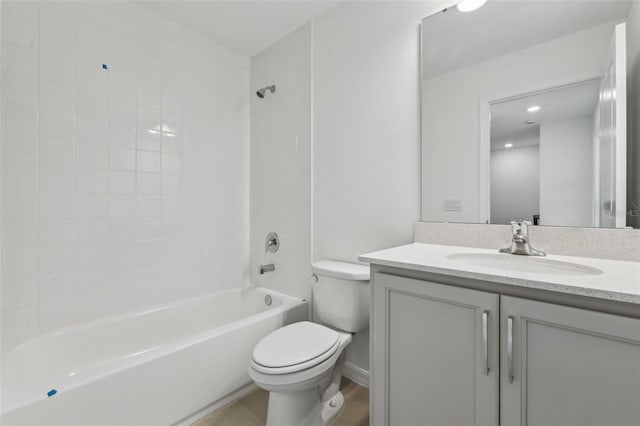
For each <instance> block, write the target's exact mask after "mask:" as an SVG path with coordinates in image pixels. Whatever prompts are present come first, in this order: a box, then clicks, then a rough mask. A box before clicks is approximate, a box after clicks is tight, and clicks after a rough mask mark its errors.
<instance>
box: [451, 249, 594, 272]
mask: <svg viewBox="0 0 640 426" xmlns="http://www.w3.org/2000/svg"><path fill="white" fill-rule="evenodd" d="M446 257H447V259H449V260H453V261H455V262H460V263H465V264H467V265H474V266H485V267H488V268H494V269H502V270H504V271H511V272H525V273H536V274H553V275H598V274H601V273H602V271H601V270H600V269H598V268H593V267H591V266H586V265H581V264H579V263H571V262H563V261H560V260H552V259H546V258H544V257H535V256H518V255H513V254H501V253H495V254H490V253H453V254H449V255H447V256H446Z"/></svg>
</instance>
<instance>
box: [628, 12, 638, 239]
mask: <svg viewBox="0 0 640 426" xmlns="http://www.w3.org/2000/svg"><path fill="white" fill-rule="evenodd" d="M627 114H628V116H627V126H628V132H627V138H628V139H627V140H628V143H627V146H628V148H627V175H628V180H627V194H628V195H627V211H628V216H627V226H633V227H634V228H640V166H639V165H640V2H638V1H636V2H634V3H633V4H632V6H631V10H630V11H629V19H628V20H627Z"/></svg>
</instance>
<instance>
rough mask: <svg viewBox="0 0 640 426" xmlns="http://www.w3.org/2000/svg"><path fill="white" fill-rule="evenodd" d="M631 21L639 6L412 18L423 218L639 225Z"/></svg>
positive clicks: (451, 12)
mask: <svg viewBox="0 0 640 426" xmlns="http://www.w3.org/2000/svg"><path fill="white" fill-rule="evenodd" d="M639 26H640V3H639V2H638V1H609V0H607V1H590V2H578V1H562V0H557V1H552V2H538V1H517V2H504V1H496V0H489V1H488V2H487V3H486V4H485V5H484V6H483V7H482V8H480V9H478V10H475V11H473V12H469V13H463V12H460V11H459V10H458V9H457V8H456V7H455V5H454V6H452V7H449V8H447V9H444V10H442V11H440V12H438V13H436V14H434V15H432V16H429V17H427V18H425V19H424V20H423V22H422V220H423V221H439V222H440V221H447V222H467V223H496V224H505V223H509V222H510V221H511V220H516V219H525V220H529V221H531V222H534V223H536V224H539V225H553V226H581V227H624V226H638V225H640V220H638V219H637V217H638V216H640V212H638V208H637V207H636V205H640V201H639V200H640V196H638V192H639V191H640V185H639V184H637V183H636V181H638V177H637V176H636V175H637V174H638V172H637V171H636V170H638V169H639V168H640V158H638V156H639V154H638V152H639V151H640V144H639V143H638V139H637V132H636V129H637V125H635V123H637V122H638V113H639V112H640V108H638V106H637V105H638V93H639V92H640V83H639V78H638V77H637V75H638V74H640V64H639V62H640V54H639V51H640V46H639V45H640V42H639V41H638V40H640V28H639ZM627 77H629V78H627ZM627 113H628V116H627ZM627 121H628V122H629V125H627ZM443 183H444V184H443ZM636 222H638V223H636Z"/></svg>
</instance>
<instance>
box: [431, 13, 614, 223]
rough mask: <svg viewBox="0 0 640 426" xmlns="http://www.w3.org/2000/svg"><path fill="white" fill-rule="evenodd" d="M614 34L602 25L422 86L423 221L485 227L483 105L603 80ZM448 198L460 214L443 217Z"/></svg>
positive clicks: (447, 213) (451, 213)
mask: <svg viewBox="0 0 640 426" xmlns="http://www.w3.org/2000/svg"><path fill="white" fill-rule="evenodd" d="M612 31H613V24H607V25H602V26H599V27H596V28H593V29H590V30H587V31H583V32H579V33H575V34H572V35H570V36H567V37H563V38H560V39H556V40H553V41H551V42H548V43H544V44H541V45H538V46H534V47H531V48H529V49H525V50H522V51H519V52H516V53H512V54H509V55H505V56H503V57H500V58H496V59H493V60H490V61H487V62H484V63H480V64H477V65H474V66H471V67H467V68H463V69H459V70H456V71H452V72H449V73H445V74H441V75H438V76H435V77H433V78H429V79H427V80H425V81H423V85H422V93H423V110H422V113H423V122H422V135H423V136H422V139H423V146H422V171H423V173H422V194H423V196H422V220H426V221H451V222H472V223H473V222H479V221H483V222H484V219H483V218H480V217H479V214H478V207H479V206H478V203H479V199H478V173H479V170H478V165H479V161H478V158H479V149H478V143H479V142H478V128H479V123H478V118H479V112H478V105H479V99H481V98H483V97H486V96H494V95H501V94H503V93H504V92H505V91H510V90H520V89H523V88H524V87H526V86H529V85H531V84H532V82H539V83H544V82H548V81H551V80H555V79H558V78H567V77H571V76H573V75H576V76H577V75H584V74H585V73H592V74H594V75H599V73H600V72H601V69H602V66H603V64H604V59H605V55H606V52H607V51H608V47H609V41H610V40H611V34H612ZM461 123H464V125H461ZM453 164H455V167H452V166H451V165H453ZM442 182H447V185H442ZM450 198H456V199H460V200H461V201H462V211H461V212H443V211H442V201H443V199H450Z"/></svg>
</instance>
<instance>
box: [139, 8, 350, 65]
mask: <svg viewBox="0 0 640 426" xmlns="http://www.w3.org/2000/svg"><path fill="white" fill-rule="evenodd" d="M139 3H140V4H141V5H143V6H145V7H147V8H148V9H150V10H152V11H154V12H156V13H158V14H160V15H162V16H164V17H165V18H167V19H169V20H170V21H173V22H175V23H178V24H180V25H182V26H184V27H186V28H188V29H189V30H191V31H193V32H195V33H196V34H199V35H201V36H203V37H206V38H208V39H210V40H213V41H214V42H216V43H217V44H219V45H221V46H224V47H226V48H228V49H230V50H232V51H234V52H236V53H238V54H240V55H243V56H253V55H255V54H256V53H258V52H260V51H262V50H263V49H265V48H267V47H269V46H271V45H272V44H273V43H275V42H276V41H278V40H280V39H281V38H283V37H284V36H286V35H287V34H289V33H290V32H292V31H293V30H295V29H296V28H298V27H300V26H301V25H303V24H304V23H306V22H308V21H310V20H311V19H313V18H315V17H317V16H319V15H321V14H322V13H324V12H326V11H327V10H329V9H331V8H332V7H334V6H335V5H336V4H338V3H340V1H334V0H295V1H294V0H290V1H278V0H246V1H245V0H236V1H218V0H208V1H203V0H200V1H193V0H169V1H167V0H153V1H140V2H139Z"/></svg>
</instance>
